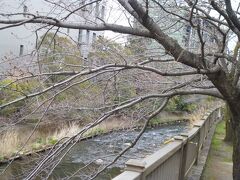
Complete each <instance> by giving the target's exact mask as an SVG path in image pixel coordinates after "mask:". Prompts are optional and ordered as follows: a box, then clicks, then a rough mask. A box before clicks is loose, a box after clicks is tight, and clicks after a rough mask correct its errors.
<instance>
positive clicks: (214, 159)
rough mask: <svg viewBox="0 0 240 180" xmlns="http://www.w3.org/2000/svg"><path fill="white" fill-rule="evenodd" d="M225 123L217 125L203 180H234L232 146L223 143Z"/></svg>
mask: <svg viewBox="0 0 240 180" xmlns="http://www.w3.org/2000/svg"><path fill="white" fill-rule="evenodd" d="M224 134H225V123H224V121H222V122H220V123H219V124H218V125H217V128H216V131H215V134H214V137H213V139H212V144H211V149H210V152H209V155H208V159H207V164H206V166H205V169H204V172H203V174H202V177H201V180H232V145H231V144H229V143H226V142H224V141H223V139H224Z"/></svg>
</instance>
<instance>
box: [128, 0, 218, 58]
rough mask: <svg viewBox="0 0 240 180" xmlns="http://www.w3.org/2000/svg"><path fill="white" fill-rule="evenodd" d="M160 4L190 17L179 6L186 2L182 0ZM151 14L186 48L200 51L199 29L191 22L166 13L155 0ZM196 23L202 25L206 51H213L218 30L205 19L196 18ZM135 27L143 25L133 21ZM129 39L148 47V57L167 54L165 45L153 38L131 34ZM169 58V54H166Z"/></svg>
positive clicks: (151, 6)
mask: <svg viewBox="0 0 240 180" xmlns="http://www.w3.org/2000/svg"><path fill="white" fill-rule="evenodd" d="M159 2H160V4H161V5H162V6H163V7H164V8H165V9H166V10H167V11H170V12H173V13H175V14H178V15H180V16H182V17H185V18H186V19H188V18H189V13H188V14H187V13H186V12H185V11H183V10H181V9H179V8H177V6H176V4H177V5H179V4H181V3H182V4H184V3H185V2H184V1H182V0H176V1H175V0H169V1H162V2H161V1H159ZM142 5H143V6H145V0H142ZM149 15H150V17H152V18H153V20H154V21H155V22H156V23H157V24H158V25H159V26H160V27H161V29H162V30H163V31H164V32H165V33H166V34H168V35H169V36H170V37H172V38H174V39H175V40H177V41H178V43H179V44H180V45H181V46H182V47H183V48H185V49H187V50H189V51H192V52H196V53H200V52H201V44H200V41H199V37H198V34H197V30H196V29H194V28H192V27H191V26H190V24H189V23H187V22H185V21H184V20H180V19H179V18H178V17H176V16H174V15H171V14H169V13H166V12H165V11H164V10H163V9H162V8H161V7H160V6H159V5H157V4H156V3H154V2H153V1H149ZM193 22H194V23H195V24H197V23H199V24H200V26H201V29H202V30H201V35H202V37H203V40H204V41H205V42H207V43H206V47H205V49H206V52H207V51H212V50H214V49H215V48H216V37H217V36H218V34H217V32H216V31H214V28H213V27H212V25H211V24H209V23H208V22H207V21H204V20H202V19H201V20H194V19H193ZM133 26H134V27H139V26H141V25H140V24H139V23H138V22H137V21H136V20H134V21H133ZM128 40H129V41H130V42H131V41H137V42H138V43H139V42H140V43H139V44H140V45H141V46H143V49H146V51H145V55H146V57H152V58H154V57H156V58H159V55H162V54H165V50H164V49H163V47H162V46H161V45H160V44H159V43H158V42H156V41H155V40H152V39H146V38H144V39H143V38H139V37H136V36H129V38H128ZM166 58H167V56H166Z"/></svg>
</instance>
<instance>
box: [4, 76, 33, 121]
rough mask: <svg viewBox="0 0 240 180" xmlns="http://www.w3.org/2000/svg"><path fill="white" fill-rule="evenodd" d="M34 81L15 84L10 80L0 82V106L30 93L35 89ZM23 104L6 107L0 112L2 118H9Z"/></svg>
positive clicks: (22, 102)
mask: <svg viewBox="0 0 240 180" xmlns="http://www.w3.org/2000/svg"><path fill="white" fill-rule="evenodd" d="M35 84H36V83H35V81H33V80H32V81H22V82H18V83H15V82H14V80H12V79H4V80H2V81H0V89H1V92H0V97H1V99H0V104H4V103H7V102H9V101H12V100H15V99H17V98H18V97H21V96H25V95H26V94H28V93H30V92H31V91H32V90H33V88H34V87H35ZM24 104H25V102H24V101H20V102H18V103H15V104H14V105H11V106H8V107H6V108H4V109H3V110H1V111H0V115H2V116H7V117H8V116H10V115H12V114H14V113H16V112H18V111H19V110H20V108H21V107H22V106H24Z"/></svg>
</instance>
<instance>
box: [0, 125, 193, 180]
mask: <svg viewBox="0 0 240 180" xmlns="http://www.w3.org/2000/svg"><path fill="white" fill-rule="evenodd" d="M189 128H190V127H189V123H187V122H181V123H176V124H171V125H163V126H160V127H157V128H154V129H147V130H146V132H145V133H144V134H143V135H142V137H141V138H140V140H139V141H138V143H137V144H136V145H135V147H134V148H131V149H130V150H129V151H128V152H127V153H126V154H125V155H124V156H123V157H121V158H120V159H119V160H118V161H117V162H116V163H115V164H114V165H112V166H110V168H108V169H107V171H105V172H104V173H102V174H101V175H100V176H98V177H97V178H96V179H98V180H106V179H111V178H113V177H114V176H116V175H117V174H119V173H121V171H122V169H123V167H124V163H125V162H126V161H127V160H128V159H134V158H143V157H145V156H147V155H149V154H151V153H153V152H154V151H157V150H158V149H159V148H160V146H161V145H162V144H163V143H164V141H166V140H167V139H170V138H171V137H173V136H175V135H178V134H180V133H182V132H186V131H188V130H189ZM138 133H139V131H138V130H128V131H121V132H113V133H111V134H107V135H102V136H98V137H95V138H93V139H89V140H86V141H82V142H79V143H77V144H76V145H75V146H74V147H73V148H72V150H71V151H70V152H69V153H68V154H67V155H66V156H65V158H64V159H63V160H62V161H61V163H60V164H59V165H58V166H57V167H56V169H55V170H54V171H53V173H52V175H51V176H50V178H49V179H67V178H66V177H69V176H70V175H71V174H73V173H74V172H76V171H77V170H79V168H82V169H81V170H79V173H77V175H76V176H74V177H72V178H71V179H82V180H84V179H89V177H90V175H92V174H93V173H94V172H97V171H98V170H99V169H101V168H102V167H103V166H105V165H106V164H108V163H109V162H111V161H112V160H113V158H114V157H115V156H116V155H117V154H118V153H119V152H120V151H121V150H122V149H124V148H126V147H127V146H129V144H130V143H131V141H132V140H133V139H134V138H135V137H136V136H137V134H138ZM38 158H39V156H37V155H34V156H29V157H24V158H23V159H22V160H16V161H14V162H13V163H12V164H11V165H10V167H9V168H8V169H7V171H6V172H5V173H4V174H3V175H1V176H0V179H1V180H5V179H6V180H9V179H14V180H15V179H23V178H24V175H25V174H26V173H27V172H28V170H29V167H31V166H32V165H33V164H36V163H37V159H38ZM89 163H90V165H89V166H87V167H84V166H85V165H86V164H89ZM4 168H5V165H4V166H0V169H1V170H2V169H4ZM37 179H42V178H41V176H39V177H38V178H37Z"/></svg>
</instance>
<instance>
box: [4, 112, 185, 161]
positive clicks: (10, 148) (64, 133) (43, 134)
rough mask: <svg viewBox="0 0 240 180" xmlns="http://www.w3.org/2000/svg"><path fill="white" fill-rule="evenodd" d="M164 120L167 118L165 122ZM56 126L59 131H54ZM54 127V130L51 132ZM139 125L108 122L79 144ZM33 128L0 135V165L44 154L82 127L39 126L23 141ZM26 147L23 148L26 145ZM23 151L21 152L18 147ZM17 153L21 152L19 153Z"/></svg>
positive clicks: (171, 119) (176, 118)
mask: <svg viewBox="0 0 240 180" xmlns="http://www.w3.org/2000/svg"><path fill="white" fill-rule="evenodd" d="M166 117H167V118H166ZM187 118H188V116H186V115H185V114H184V113H180V112H178V113H174V114H164V115H162V116H159V117H158V118H155V119H153V120H152V121H151V122H150V124H149V127H158V126H162V125H165V124H167V125H169V124H175V123H178V122H183V121H187ZM57 126H58V127H57ZM53 127H54V128H53ZM141 127H142V124H141V123H139V124H134V123H132V122H131V121H126V120H119V119H118V120H116V119H112V120H108V121H105V122H103V123H101V124H100V125H98V126H96V127H94V128H92V129H90V130H88V131H87V132H86V133H85V134H84V135H83V137H82V138H81V140H86V139H89V138H93V137H96V136H99V135H105V134H108V133H112V132H114V131H124V130H130V129H140V128H141ZM33 128H34V126H33V125H31V126H24V127H18V128H15V129H14V128H13V129H9V130H8V131H7V132H6V133H5V134H2V135H1V141H0V146H1V147H2V148H1V149H0V163H1V164H3V163H7V162H9V161H10V160H15V159H19V158H21V157H22V156H29V155H31V154H35V153H39V152H43V151H45V150H48V149H50V148H52V147H53V146H54V145H55V144H56V143H57V142H58V141H59V140H60V139H62V138H64V137H71V136H73V135H75V134H76V133H78V132H79V131H80V130H81V129H82V128H83V127H82V126H81V125H78V124H77V123H71V124H67V125H66V124H65V125H61V124H58V125H56V124H42V125H40V126H39V128H37V129H36V130H35V132H34V133H33V134H32V136H31V138H30V139H29V140H28V142H27V143H26V140H27V139H28V137H29V136H30V134H31V133H32V129H33ZM25 143H26V144H25ZM22 146H24V148H22V149H21V147H22ZM19 149H20V151H19Z"/></svg>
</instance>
